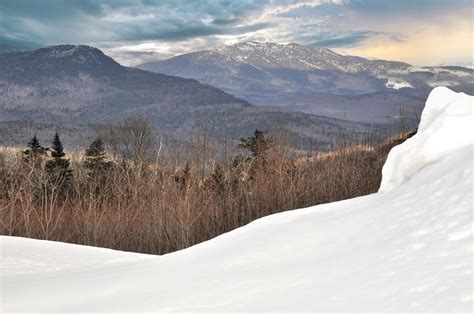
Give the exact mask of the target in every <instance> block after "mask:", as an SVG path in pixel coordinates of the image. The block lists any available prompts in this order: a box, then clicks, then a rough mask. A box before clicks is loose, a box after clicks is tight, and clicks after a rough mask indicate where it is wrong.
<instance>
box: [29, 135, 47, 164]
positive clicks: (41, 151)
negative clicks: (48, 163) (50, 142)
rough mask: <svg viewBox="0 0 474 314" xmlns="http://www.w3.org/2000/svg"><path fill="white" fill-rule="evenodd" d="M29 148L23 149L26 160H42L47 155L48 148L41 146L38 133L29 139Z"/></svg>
mask: <svg viewBox="0 0 474 314" xmlns="http://www.w3.org/2000/svg"><path fill="white" fill-rule="evenodd" d="M27 146H28V148H27V149H26V150H24V151H23V155H25V160H26V161H41V158H42V157H44V156H46V154H47V151H48V149H47V148H45V147H43V146H41V144H40V142H39V140H38V137H36V134H35V135H34V136H33V137H32V138H31V139H30V140H29V142H28V145H27Z"/></svg>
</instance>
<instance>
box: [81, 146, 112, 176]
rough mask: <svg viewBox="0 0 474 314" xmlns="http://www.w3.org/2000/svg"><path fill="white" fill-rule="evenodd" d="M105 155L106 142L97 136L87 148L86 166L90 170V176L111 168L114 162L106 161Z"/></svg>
mask: <svg viewBox="0 0 474 314" xmlns="http://www.w3.org/2000/svg"><path fill="white" fill-rule="evenodd" d="M105 157H106V154H105V149H104V143H103V141H102V140H101V139H100V138H97V139H95V140H94V141H93V142H92V143H91V144H90V145H89V148H87V149H86V159H85V161H84V167H85V168H86V169H87V170H88V171H89V175H90V176H95V175H98V174H99V173H100V172H103V171H106V170H109V169H110V168H111V166H112V164H111V163H110V162H109V161H106V160H105Z"/></svg>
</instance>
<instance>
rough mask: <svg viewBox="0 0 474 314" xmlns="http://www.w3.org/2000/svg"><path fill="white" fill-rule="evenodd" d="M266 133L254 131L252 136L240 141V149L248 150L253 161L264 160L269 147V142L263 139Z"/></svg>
mask: <svg viewBox="0 0 474 314" xmlns="http://www.w3.org/2000/svg"><path fill="white" fill-rule="evenodd" d="M266 134H267V132H266V131H261V130H259V129H256V130H255V132H254V133H253V136H251V137H248V138H243V137H242V138H241V139H240V144H239V147H240V148H245V149H248V150H249V151H250V152H251V153H252V156H253V157H254V158H255V159H260V158H265V155H266V153H267V151H268V150H269V149H270V147H271V140H270V139H268V138H265V135H266Z"/></svg>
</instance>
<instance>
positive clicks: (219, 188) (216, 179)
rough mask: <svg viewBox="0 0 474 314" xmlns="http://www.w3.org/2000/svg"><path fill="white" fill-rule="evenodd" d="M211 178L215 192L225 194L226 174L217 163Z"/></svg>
mask: <svg viewBox="0 0 474 314" xmlns="http://www.w3.org/2000/svg"><path fill="white" fill-rule="evenodd" d="M210 178H211V184H212V186H213V187H214V189H215V191H216V192H217V193H218V194H223V193H224V191H225V188H226V183H227V180H226V176H225V173H224V169H222V167H221V165H219V163H217V162H216V163H215V164H214V167H213V169H212V172H211V176H210Z"/></svg>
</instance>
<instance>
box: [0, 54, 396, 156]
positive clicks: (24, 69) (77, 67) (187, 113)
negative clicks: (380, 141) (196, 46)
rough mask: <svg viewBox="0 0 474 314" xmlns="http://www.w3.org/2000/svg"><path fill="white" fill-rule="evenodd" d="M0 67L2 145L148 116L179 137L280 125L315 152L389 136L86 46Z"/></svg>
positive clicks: (8, 59) (378, 128)
mask: <svg viewBox="0 0 474 314" xmlns="http://www.w3.org/2000/svg"><path fill="white" fill-rule="evenodd" d="M0 69H1V72H0V130H1V131H2V134H1V136H0V138H1V139H2V142H0V144H2V145H6V144H8V145H17V144H22V143H23V144H24V143H25V142H26V140H27V138H24V137H26V136H27V134H29V136H31V135H32V134H33V133H35V132H37V130H38V129H41V130H42V129H44V128H45V126H48V125H49V126H51V127H56V128H61V129H62V130H65V132H68V134H69V135H70V136H71V137H74V136H75V135H76V136H80V137H81V138H82V137H84V134H87V133H88V132H91V130H93V129H95V128H98V127H100V126H101V125H104V124H106V123H113V122H116V121H117V120H120V119H123V118H125V117H129V116H143V117H146V118H147V119H148V120H149V121H150V123H151V125H152V127H153V128H154V129H155V131H156V132H157V133H159V134H163V135H166V136H169V137H173V138H176V139H183V138H185V137H187V136H189V134H197V133H198V132H199V130H201V129H202V128H203V126H205V128H206V131H207V132H208V133H209V135H210V136H214V137H215V138H224V137H229V138H233V139H238V138H239V137H241V136H248V135H250V134H251V133H252V132H253V131H254V130H255V129H256V128H260V129H267V130H268V129H272V128H275V127H276V126H282V127H284V128H285V129H286V130H288V132H289V133H290V134H291V135H292V136H293V138H294V140H295V144H296V145H297V146H298V147H303V146H304V147H312V148H316V149H328V148H329V147H330V146H331V145H332V144H333V143H334V141H335V139H336V138H337V137H341V135H342V134H345V136H346V137H348V138H349V140H350V141H357V140H360V139H361V137H363V136H365V133H366V132H376V133H377V132H378V133H380V132H382V133H383V132H386V131H387V130H386V126H382V125H376V124H369V123H348V122H347V121H343V120H338V119H333V118H328V117H319V116H315V115H311V114H304V113H294V112H283V111H279V110H276V109H274V108H265V107H258V106H254V105H253V104H251V103H249V102H248V101H246V100H242V99H240V98H238V97H235V96H233V95H231V94H229V93H227V92H225V91H222V90H220V89H218V88H216V87H213V86H210V85H208V84H204V83H200V82H198V81H197V80H194V79H186V78H181V77H176V76H170V75H165V74H161V73H152V72H149V71H145V70H141V69H136V68H130V67H125V66H122V65H120V64H118V63H117V62H115V61H114V60H113V59H112V58H110V57H108V56H106V55H104V54H103V53H102V52H101V51H100V50H99V49H96V48H93V47H89V46H83V45H79V46H76V45H59V46H50V47H45V48H41V49H37V50H33V51H26V52H13V53H5V54H1V55H0ZM26 121H29V122H26ZM25 128H26V129H25ZM19 130H21V132H19ZM68 130H69V131H68ZM20 135H21V136H20ZM39 135H40V137H41V134H39Z"/></svg>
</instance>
